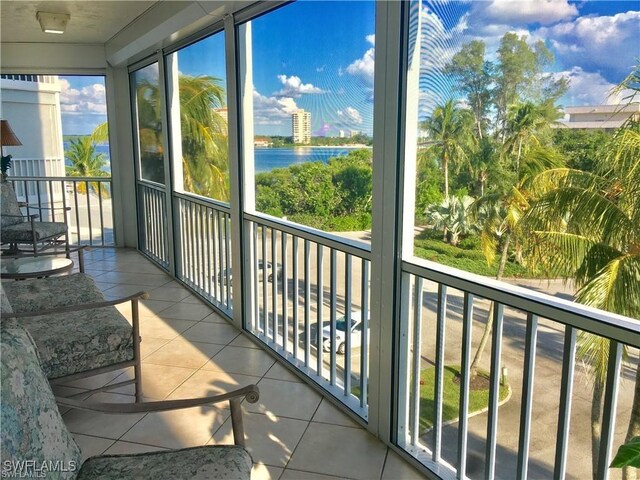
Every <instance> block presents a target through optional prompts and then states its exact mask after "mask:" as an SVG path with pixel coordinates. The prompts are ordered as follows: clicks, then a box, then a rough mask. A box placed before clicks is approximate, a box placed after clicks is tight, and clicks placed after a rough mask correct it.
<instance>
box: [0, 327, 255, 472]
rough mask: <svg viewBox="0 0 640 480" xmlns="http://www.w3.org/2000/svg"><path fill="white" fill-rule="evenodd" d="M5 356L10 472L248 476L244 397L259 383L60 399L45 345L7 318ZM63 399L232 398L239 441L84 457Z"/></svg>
mask: <svg viewBox="0 0 640 480" xmlns="http://www.w3.org/2000/svg"><path fill="white" fill-rule="evenodd" d="M0 357H1V368H0V377H1V380H2V381H1V382H0V389H1V390H0V394H1V395H2V411H1V412H0V422H1V424H2V438H1V440H0V442H1V448H0V455H1V457H2V466H1V469H2V471H1V472H0V473H1V475H2V477H3V478H4V477H11V478H14V477H16V478H17V477H32V478H33V477H37V476H43V477H47V478H67V479H80V480H86V479H102V480H104V479H114V480H115V479H126V478H130V479H137V480H138V479H156V478H172V479H185V480H186V479H193V478H202V479H204V478H220V479H223V478H226V479H246V480H249V478H250V476H251V466H252V460H251V456H250V455H249V453H248V452H247V451H246V450H245V448H244V430H243V425H242V410H241V406H240V402H241V401H242V399H244V398H246V400H247V401H248V402H251V403H255V402H256V401H257V400H258V397H259V392H258V388H257V387H256V386H255V385H249V386H247V387H244V388H241V389H238V390H234V391H233V392H229V393H226V394H223V395H217V396H215V397H206V398H192V399H184V400H168V401H159V402H148V403H134V404H123V403H97V402H91V401H79V400H74V399H67V398H56V397H54V395H53V392H52V391H51V388H50V387H49V384H48V382H47V379H46V378H45V375H44V372H43V371H42V369H41V366H40V362H39V359H38V350H37V348H36V345H35V344H34V342H33V340H32V339H31V337H30V335H29V333H28V332H27V330H25V329H24V328H22V327H21V326H20V325H19V324H18V323H17V322H15V321H6V320H4V319H3V322H2V325H0ZM56 401H57V402H58V403H59V405H61V406H65V407H71V408H80V409H83V410H90V411H97V412H104V413H120V414H122V413H145V412H160V411H166V410H173V409H178V408H189V407H194V406H199V405H205V404H212V403H218V402H222V401H229V403H230V407H231V424H232V429H233V438H234V443H235V445H214V446H205V447H195V448H185V449H182V450H169V451H160V452H152V453H144V454H134V455H104V456H98V457H91V458H89V459H87V460H86V461H84V462H83V461H82V457H81V455H80V450H79V448H78V446H77V445H76V443H75V441H74V439H73V437H72V435H71V433H70V432H69V430H68V429H67V427H66V425H65V424H64V421H63V420H62V416H61V415H60V412H59V410H58V408H57V407H56ZM43 473H44V475H43ZM49 474H50V475H49Z"/></svg>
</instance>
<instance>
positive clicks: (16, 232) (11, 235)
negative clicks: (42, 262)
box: [0, 182, 70, 255]
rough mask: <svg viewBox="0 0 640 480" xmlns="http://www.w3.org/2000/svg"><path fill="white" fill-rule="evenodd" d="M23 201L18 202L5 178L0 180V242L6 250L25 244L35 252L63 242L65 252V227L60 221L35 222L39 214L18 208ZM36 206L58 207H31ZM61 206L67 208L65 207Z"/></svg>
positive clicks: (66, 230)
mask: <svg viewBox="0 0 640 480" xmlns="http://www.w3.org/2000/svg"><path fill="white" fill-rule="evenodd" d="M23 207H27V205H26V204H24V203H21V202H18V199H17V197H16V192H15V191H14V189H13V187H12V186H11V184H10V183H9V182H0V226H1V228H0V243H2V244H3V245H9V251H10V252H12V253H15V252H19V251H20V249H19V245H28V246H29V247H28V248H29V250H28V251H29V252H31V253H33V254H34V255H37V254H38V252H40V251H41V250H42V249H44V248H47V247H51V246H64V248H65V251H66V252H67V253H69V229H68V227H67V224H66V223H64V222H39V221H37V219H38V218H39V215H36V214H32V215H28V216H25V215H23V213H22V210H21V208H23ZM34 208H38V209H39V210H53V209H56V210H57V209H59V208H45V207H34ZM62 210H65V211H68V210H70V208H69V207H63V208H62Z"/></svg>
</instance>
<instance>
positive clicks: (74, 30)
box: [0, 0, 158, 44]
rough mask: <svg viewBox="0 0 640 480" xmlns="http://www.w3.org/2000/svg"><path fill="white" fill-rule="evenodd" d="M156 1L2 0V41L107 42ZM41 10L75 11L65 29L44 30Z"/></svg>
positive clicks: (0, 4)
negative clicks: (41, 23) (38, 15)
mask: <svg viewBox="0 0 640 480" xmlns="http://www.w3.org/2000/svg"><path fill="white" fill-rule="evenodd" d="M156 3H158V2H157V1H155V0H154V1H138V0H130V1H129V0H120V1H103V0H84V1H31V0H27V1H22V0H2V1H1V2H0V14H1V15H0V16H1V22H0V41H1V42H2V43H9V42H14V43H85V44H104V43H106V42H107V41H108V40H110V39H111V38H112V37H113V36H114V35H116V34H117V33H118V32H120V31H121V30H122V29H123V28H125V27H126V26H127V25H129V24H130V23H131V22H133V21H134V20H135V19H136V18H138V17H139V16H140V15H142V14H143V13H144V12H145V11H147V10H148V9H149V8H151V7H152V6H153V5H155V4H156ZM38 11H41V12H50V13H67V14H69V15H71V19H70V20H69V23H68V25H67V29H66V31H65V33H64V34H62V35H56V34H50V33H43V32H42V30H41V29H40V24H39V23H38V20H37V19H36V12H38Z"/></svg>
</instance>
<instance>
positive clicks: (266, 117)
mask: <svg viewBox="0 0 640 480" xmlns="http://www.w3.org/2000/svg"><path fill="white" fill-rule="evenodd" d="M296 110H298V105H297V104H296V102H295V100H294V99H293V98H291V97H280V98H276V97H267V96H264V95H261V94H260V93H259V92H258V91H257V90H254V91H253V119H254V122H255V124H256V125H285V124H286V122H289V121H290V119H291V114H292V113H293V112H295V111H296Z"/></svg>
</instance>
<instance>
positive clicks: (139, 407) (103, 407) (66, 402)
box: [56, 385, 260, 447]
mask: <svg viewBox="0 0 640 480" xmlns="http://www.w3.org/2000/svg"><path fill="white" fill-rule="evenodd" d="M259 398H260V391H259V390H258V387H257V386H256V385H247V386H246V387H242V388H238V389H237V390H232V391H230V392H227V393H222V394H220V395H213V396H210V397H199V398H185V399H181V400H161V401H157V402H141V403H102V402H91V401H82V400H76V399H73V398H64V397H56V402H58V405H60V406H62V407H70V408H77V409H80V410H89V411H92V412H101V413H113V414H125V413H147V412H165V411H167V410H177V409H181V408H191V407H198V406H201V405H208V404H214V403H220V402H225V401H228V402H229V406H230V407H231V428H232V430H233V442H234V443H235V444H236V445H239V446H241V447H244V446H245V440H244V425H243V420H242V408H241V406H240V402H241V401H242V399H246V400H247V402H249V403H256V402H257V401H258V399H259Z"/></svg>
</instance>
